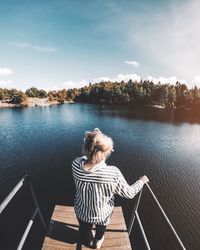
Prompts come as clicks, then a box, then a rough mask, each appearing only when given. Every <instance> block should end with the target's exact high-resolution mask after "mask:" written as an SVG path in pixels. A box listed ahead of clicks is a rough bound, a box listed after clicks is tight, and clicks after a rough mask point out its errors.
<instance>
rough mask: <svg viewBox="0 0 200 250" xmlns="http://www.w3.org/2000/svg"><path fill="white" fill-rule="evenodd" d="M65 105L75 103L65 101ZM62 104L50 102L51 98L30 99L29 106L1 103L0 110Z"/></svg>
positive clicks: (7, 102)
mask: <svg viewBox="0 0 200 250" xmlns="http://www.w3.org/2000/svg"><path fill="white" fill-rule="evenodd" d="M64 103H74V102H73V101H69V102H68V101H65V102H64ZM58 104H60V102H58V101H52V102H50V101H49V98H32V97H29V98H28V103H27V105H23V104H12V103H9V101H0V108H16V107H24V106H26V107H36V106H40V107H45V106H52V105H58Z"/></svg>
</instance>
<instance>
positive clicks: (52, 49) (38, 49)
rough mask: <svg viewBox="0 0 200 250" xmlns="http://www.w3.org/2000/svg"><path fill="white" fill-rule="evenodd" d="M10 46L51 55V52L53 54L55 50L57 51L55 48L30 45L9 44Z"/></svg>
mask: <svg viewBox="0 0 200 250" xmlns="http://www.w3.org/2000/svg"><path fill="white" fill-rule="evenodd" d="M10 44H11V45H12V46H14V47H17V48H20V49H26V48H29V49H33V50H35V51H40V52H46V53H51V52H55V51H56V50H58V49H57V48H53V47H45V46H39V45H35V44H31V43H10Z"/></svg>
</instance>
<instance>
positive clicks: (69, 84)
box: [50, 80, 88, 90]
mask: <svg viewBox="0 0 200 250" xmlns="http://www.w3.org/2000/svg"><path fill="white" fill-rule="evenodd" d="M87 84H88V82H87V81H85V80H81V81H77V82H73V81H67V82H63V83H61V84H59V85H57V86H54V87H53V88H52V89H50V90H62V89H73V88H81V87H84V86H86V85H87Z"/></svg>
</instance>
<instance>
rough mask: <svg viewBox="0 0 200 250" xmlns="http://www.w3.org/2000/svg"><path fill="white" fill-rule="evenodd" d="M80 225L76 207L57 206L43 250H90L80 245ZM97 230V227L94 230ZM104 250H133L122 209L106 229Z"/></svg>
mask: <svg viewBox="0 0 200 250" xmlns="http://www.w3.org/2000/svg"><path fill="white" fill-rule="evenodd" d="M78 229H79V224H78V221H77V219H76V215H75V212H74V207H69V206H60V205H56V206H55V208H54V212H53V215H52V217H51V221H50V225H49V233H48V236H46V237H45V239H44V243H43V246H42V250H75V249H76V250H79V249H82V250H89V249H90V248H88V247H85V246H83V245H81V244H80V243H79V233H78ZM93 229H94V230H95V227H94V228H93ZM101 249H103V250H131V244H130V240H129V236H128V233H127V229H126V224H125V220H124V216H123V212H122V208H121V207H115V208H114V211H113V215H112V217H111V220H110V224H109V225H108V226H107V228H106V232H105V240H104V242H103V245H102V247H101Z"/></svg>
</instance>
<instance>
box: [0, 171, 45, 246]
mask: <svg viewBox="0 0 200 250" xmlns="http://www.w3.org/2000/svg"><path fill="white" fill-rule="evenodd" d="M25 182H28V186H29V188H30V191H31V195H32V198H33V201H34V203H35V206H36V209H35V210H34V212H33V214H32V216H31V219H30V220H29V223H28V225H27V227H26V229H25V231H24V233H23V235H22V237H21V240H20V242H19V244H18V247H17V250H21V249H22V247H23V245H24V243H25V240H26V238H27V236H28V233H29V231H30V229H31V227H32V225H33V222H34V220H35V218H36V216H37V214H39V217H40V220H41V222H42V225H43V227H44V228H45V231H47V226H46V223H45V221H44V218H43V216H42V213H41V210H40V208H39V205H38V202H37V199H36V196H35V192H34V190H33V186H32V184H31V181H30V178H29V176H28V175H25V176H24V177H23V178H22V179H21V180H20V181H19V182H18V183H17V185H16V186H15V187H14V188H13V190H12V191H11V192H10V193H9V194H8V196H7V197H6V198H5V199H4V200H3V202H2V203H1V204H0V214H1V213H2V212H3V210H4V209H5V208H6V206H7V205H8V204H9V202H10V201H11V200H12V198H13V197H14V196H15V194H16V193H17V192H18V191H19V189H20V188H21V187H22V186H23V184H25Z"/></svg>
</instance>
